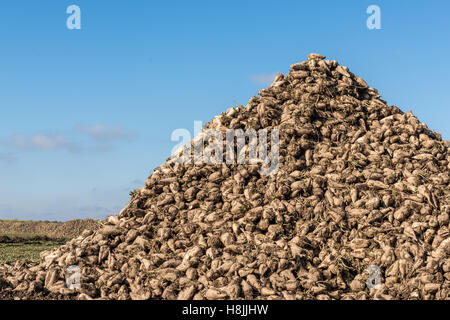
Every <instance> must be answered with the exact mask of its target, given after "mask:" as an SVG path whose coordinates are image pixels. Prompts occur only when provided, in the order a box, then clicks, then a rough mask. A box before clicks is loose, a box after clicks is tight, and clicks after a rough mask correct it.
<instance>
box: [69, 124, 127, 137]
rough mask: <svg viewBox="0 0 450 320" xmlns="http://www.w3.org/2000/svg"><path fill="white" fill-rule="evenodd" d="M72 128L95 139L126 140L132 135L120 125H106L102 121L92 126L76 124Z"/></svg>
mask: <svg viewBox="0 0 450 320" xmlns="http://www.w3.org/2000/svg"><path fill="white" fill-rule="evenodd" d="M74 129H75V131H78V132H81V133H84V134H87V135H88V136H89V137H91V138H92V139H93V140H97V141H114V140H127V139H130V138H132V137H133V134H132V133H130V132H128V131H127V130H125V129H124V128H122V127H118V126H107V125H105V124H102V123H98V124H95V125H92V126H85V125H77V126H75V128H74Z"/></svg>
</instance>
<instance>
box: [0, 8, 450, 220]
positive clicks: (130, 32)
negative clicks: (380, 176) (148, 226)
mask: <svg viewBox="0 0 450 320" xmlns="http://www.w3.org/2000/svg"><path fill="white" fill-rule="evenodd" d="M72 4H75V5H78V6H79V7H80V8H81V30H69V29H68V28H67V27H66V19H67V18H68V16H69V15H68V14H67V13H66V8H67V7H68V6H69V5H72ZM372 4H375V5H378V6H379V7H380V9H381V26H382V29H381V30H369V29H368V28H367V27H366V19H367V18H368V16H369V15H368V14H367V13H366V9H367V7H368V6H369V5H372ZM449 12H450V3H449V2H448V1H446V0H443V1H402V0H397V1H375V0H373V1H364V0H353V1H352V0H346V1H320V2H315V1H300V0H297V1H282V0H280V1H264V0H258V1H252V0H247V1H242V0H241V1H234V0H228V1H210V0H209V1H197V0H191V1H148V0H146V1H144V0H143V1H138V0H130V1H101V0H89V1H87V0H72V1H64V0H46V1H32V0H28V1H23V0H14V1H12V0H4V1H1V4H0V43H1V46H0V67H1V68H0V219H6V218H8V219H34V220H60V221H64V220H68V219H73V218H86V217H92V218H103V217H105V216H106V215H108V214H116V213H117V212H118V211H119V210H120V209H121V208H122V207H123V206H124V205H125V204H126V203H127V201H128V199H129V196H128V192H129V191H130V190H132V189H135V188H137V187H141V186H142V185H143V184H144V181H145V179H146V177H147V176H148V175H149V174H150V173H151V172H152V170H153V168H155V167H157V166H158V165H160V164H161V163H162V162H164V161H165V160H166V158H167V157H168V156H169V154H170V151H171V150H172V148H173V146H174V145H175V144H176V142H172V141H171V140H170V136H171V133H172V131H173V130H175V129H177V128H186V129H189V130H190V131H191V132H192V130H193V122H194V120H202V121H203V122H204V123H205V122H207V121H209V120H210V119H211V118H212V117H213V116H215V115H217V114H220V113H221V112H222V111H224V110H226V109H227V108H229V107H231V106H234V105H235V103H240V104H246V103H247V101H248V99H249V98H251V97H252V96H253V95H255V94H256V92H257V91H258V90H259V89H261V88H263V87H266V86H267V85H268V83H267V82H268V81H269V80H270V77H271V76H272V75H273V74H274V73H277V72H282V73H287V72H288V70H289V65H290V64H292V63H295V62H299V61H302V60H305V59H306V56H307V54H309V53H311V52H319V53H322V54H324V55H326V56H327V57H328V58H330V59H337V60H338V61H339V62H340V63H341V64H343V65H347V66H349V67H350V70H351V71H352V72H354V73H356V74H358V75H360V76H361V77H363V78H364V79H365V80H366V81H367V82H368V84H369V85H370V86H372V87H375V88H378V89H379V91H380V93H381V94H382V96H383V98H384V99H385V100H386V101H387V102H388V103H389V104H392V105H397V106H398V107H400V108H401V109H402V110H404V111H408V110H412V111H413V113H414V114H415V115H416V116H418V117H419V119H420V120H421V121H424V122H426V123H427V124H428V126H429V127H430V128H431V129H433V130H436V131H438V132H440V133H442V135H443V137H444V138H445V139H450V129H449V125H448V120H449V119H450V108H449V102H448V101H449V100H448V92H449V87H450V80H449V74H450V62H449V59H448V57H447V54H448V52H449V51H450V50H449V49H450V45H449V42H450V41H449V38H450V37H449V35H450V23H449V22H448V13H449Z"/></svg>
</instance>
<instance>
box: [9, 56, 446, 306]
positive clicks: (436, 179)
mask: <svg viewBox="0 0 450 320" xmlns="http://www.w3.org/2000/svg"><path fill="white" fill-rule="evenodd" d="M206 128H215V129H217V130H222V131H224V130H225V129H227V128H232V129H239V128H240V129H244V130H246V129H249V128H253V129H255V130H258V129H262V128H265V129H269V130H270V129H275V128H276V129H278V130H279V133H280V145H279V170H278V172H277V173H276V174H274V175H267V176H264V175H261V174H260V170H259V169H260V168H259V166H260V165H250V164H243V165H236V164H235V165H227V164H222V165H207V164H197V165H190V164H189V165H187V164H186V165H183V164H175V163H173V162H172V163H171V162H170V161H168V162H166V163H165V164H163V165H161V166H160V167H159V168H157V169H155V170H154V172H153V173H152V174H151V175H150V177H149V178H148V180H147V181H146V183H145V187H144V188H142V189H140V190H138V191H137V192H135V193H134V194H133V196H132V198H131V200H130V203H129V204H128V205H127V206H126V207H125V208H124V209H123V210H122V211H121V213H120V214H119V215H118V216H110V217H108V219H107V220H106V221H105V226H104V227H103V228H102V229H100V230H98V231H95V232H93V231H85V232H84V233H83V234H82V235H81V236H80V237H78V238H76V239H74V240H72V241H70V242H69V243H68V244H66V245H64V246H62V247H60V248H58V249H55V250H53V251H51V252H45V253H43V254H42V262H41V263H40V264H38V265H27V264H23V263H17V264H16V265H14V266H13V265H11V266H9V265H5V266H3V267H2V269H3V271H4V274H5V275H4V276H3V277H2V276H0V287H1V292H2V293H1V295H2V296H4V297H14V296H16V297H23V298H46V297H48V298H78V299H90V298H104V299H161V298H162V299H244V298H245V299H448V298H449V294H450V259H449V254H450V237H449V213H450V200H449V199H450V197H449V196H450V188H449V182H450V177H449V171H450V153H449V143H448V141H443V140H442V138H441V136H440V135H439V134H437V133H435V132H433V131H431V130H429V129H428V128H427V126H426V125H425V124H423V123H421V122H420V121H419V120H418V119H417V118H416V117H415V116H414V115H412V114H411V113H407V114H406V113H404V112H402V111H401V110H400V109H398V108H397V107H394V106H387V105H386V103H385V102H384V101H383V100H381V99H380V95H379V94H378V92H377V90H376V89H373V88H370V87H368V85H367V84H366V82H365V81H364V80H363V79H361V78H360V77H358V76H356V75H354V74H353V73H351V72H350V71H349V70H348V68H346V67H343V66H340V65H338V63H337V62H336V61H334V60H325V57H323V56H321V55H319V54H311V55H309V56H308V60H307V61H305V62H301V63H297V64H294V65H292V66H291V70H290V73H289V74H288V75H287V76H283V75H281V74H279V75H277V76H276V78H275V80H274V82H273V83H272V85H271V86H270V88H267V89H263V90H261V91H260V92H259V96H257V97H253V98H252V99H250V101H249V103H248V105H247V106H245V107H243V106H241V107H238V108H232V109H229V110H228V111H227V112H226V113H223V114H222V115H220V116H218V117H216V118H214V119H213V121H211V122H210V123H208V124H207V125H206ZM70 265H77V266H79V267H80V269H81V273H82V276H81V283H82V288H81V290H79V291H77V292H72V291H71V290H69V289H67V288H66V284H65V276H66V275H65V270H66V268H67V267H68V266H70ZM373 265H374V266H378V267H379V269H380V271H381V279H380V280H381V287H380V288H378V289H368V287H367V284H366V280H367V278H368V277H369V275H368V273H367V272H366V270H367V268H368V267H369V266H373ZM14 288H15V289H14Z"/></svg>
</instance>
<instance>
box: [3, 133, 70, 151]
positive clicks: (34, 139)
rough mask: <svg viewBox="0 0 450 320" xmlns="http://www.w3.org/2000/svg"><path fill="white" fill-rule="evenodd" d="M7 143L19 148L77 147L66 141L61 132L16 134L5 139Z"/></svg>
mask: <svg viewBox="0 0 450 320" xmlns="http://www.w3.org/2000/svg"><path fill="white" fill-rule="evenodd" d="M6 142H7V144H9V145H12V146H13V147H15V148H16V149H20V150H55V149H70V150H75V149H77V145H76V144H74V143H70V142H67V141H66V139H65V137H64V136H63V135H62V134H41V133H38V134H35V135H31V136H26V135H23V134H16V135H13V136H12V137H10V138H9V139H7V140H6Z"/></svg>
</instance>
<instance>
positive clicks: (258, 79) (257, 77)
mask: <svg viewBox="0 0 450 320" xmlns="http://www.w3.org/2000/svg"><path fill="white" fill-rule="evenodd" d="M276 75H277V72H274V73H270V74H254V75H251V76H250V80H252V81H253V82H254V83H256V84H262V85H270V84H271V83H272V81H273V79H275V76H276Z"/></svg>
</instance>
